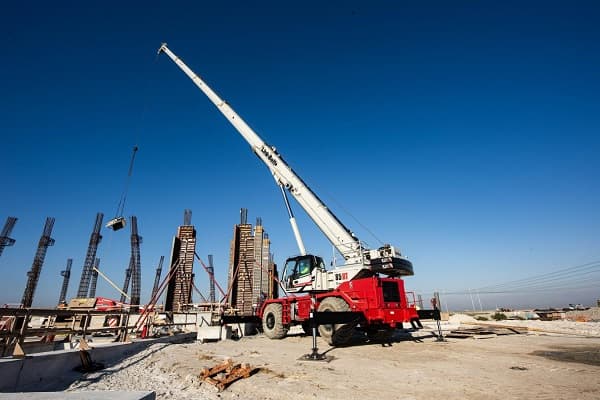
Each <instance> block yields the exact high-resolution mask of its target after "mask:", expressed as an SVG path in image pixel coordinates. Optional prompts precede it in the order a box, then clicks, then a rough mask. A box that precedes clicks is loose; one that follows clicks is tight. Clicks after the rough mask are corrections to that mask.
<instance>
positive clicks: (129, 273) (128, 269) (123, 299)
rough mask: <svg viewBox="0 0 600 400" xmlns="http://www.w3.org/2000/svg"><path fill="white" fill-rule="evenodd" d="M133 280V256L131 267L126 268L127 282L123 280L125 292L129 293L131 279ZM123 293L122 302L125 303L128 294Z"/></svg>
mask: <svg viewBox="0 0 600 400" xmlns="http://www.w3.org/2000/svg"><path fill="white" fill-rule="evenodd" d="M130 280H131V258H130V259H129V268H127V269H126V270H125V282H123V290H122V292H123V293H127V291H128V290H129V281H130ZM123 293H121V303H125V302H126V301H127V296H125V295H124V294H123Z"/></svg>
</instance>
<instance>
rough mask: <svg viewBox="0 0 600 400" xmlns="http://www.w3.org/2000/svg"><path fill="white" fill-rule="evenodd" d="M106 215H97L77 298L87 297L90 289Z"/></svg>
mask: <svg viewBox="0 0 600 400" xmlns="http://www.w3.org/2000/svg"><path fill="white" fill-rule="evenodd" d="M103 217H104V214H102V213H98V214H96V222H95V223H94V229H93V230H92V234H91V235H90V243H89V245H88V249H87V254H86V255H85V263H84V264H83V271H82V272H81V280H80V281H79V289H78V290H77V297H78V298H82V297H87V295H88V291H89V289H90V279H91V277H92V268H93V265H94V261H95V260H96V251H97V250H98V244H100V241H101V240H102V236H101V235H100V228H101V227H102V218H103Z"/></svg>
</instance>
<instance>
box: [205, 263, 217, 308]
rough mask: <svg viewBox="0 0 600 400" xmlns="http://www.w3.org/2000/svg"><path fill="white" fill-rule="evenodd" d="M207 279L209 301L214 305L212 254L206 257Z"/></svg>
mask: <svg viewBox="0 0 600 400" xmlns="http://www.w3.org/2000/svg"><path fill="white" fill-rule="evenodd" d="M207 269H208V279H209V288H210V292H209V301H210V302H211V303H214V302H215V301H216V297H215V267H214V265H213V256H212V254H209V255H208V268H207Z"/></svg>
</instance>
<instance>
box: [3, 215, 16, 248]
mask: <svg viewBox="0 0 600 400" xmlns="http://www.w3.org/2000/svg"><path fill="white" fill-rule="evenodd" d="M16 223H17V218H15V217H8V218H6V223H4V228H2V233H0V256H1V255H2V252H3V251H4V248H5V247H9V246H12V245H14V244H15V239H11V238H10V237H8V236H9V235H10V233H11V232H12V230H13V228H14V227H15V224H16Z"/></svg>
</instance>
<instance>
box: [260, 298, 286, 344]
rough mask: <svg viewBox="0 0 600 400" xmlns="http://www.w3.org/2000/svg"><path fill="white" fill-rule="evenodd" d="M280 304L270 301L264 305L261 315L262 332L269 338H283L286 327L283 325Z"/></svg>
mask: <svg viewBox="0 0 600 400" xmlns="http://www.w3.org/2000/svg"><path fill="white" fill-rule="evenodd" d="M282 317H283V310H282V307H281V304H277V303H271V304H268V305H267V306H266V307H265V312H264V313H263V317H262V327H263V332H264V333H265V335H266V336H267V337H268V338H269V339H283V338H284V337H285V335H287V332H288V328H287V327H285V326H284V325H283V322H282V321H283V318H282Z"/></svg>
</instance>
